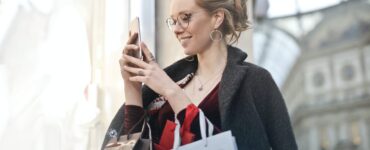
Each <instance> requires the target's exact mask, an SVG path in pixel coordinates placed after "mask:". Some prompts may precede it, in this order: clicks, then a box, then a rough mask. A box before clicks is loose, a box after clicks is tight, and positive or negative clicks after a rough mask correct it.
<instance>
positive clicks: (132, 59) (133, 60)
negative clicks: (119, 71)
mask: <svg viewBox="0 0 370 150" xmlns="http://www.w3.org/2000/svg"><path fill="white" fill-rule="evenodd" d="M123 58H124V59H125V60H126V61H128V62H131V63H133V64H135V65H137V66H138V67H140V68H144V69H146V68H149V64H147V63H145V62H144V61H142V60H140V59H137V58H135V57H132V56H129V55H126V54H123Z"/></svg>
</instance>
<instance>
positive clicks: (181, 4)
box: [170, 0, 200, 16]
mask: <svg viewBox="0 0 370 150" xmlns="http://www.w3.org/2000/svg"><path fill="white" fill-rule="evenodd" d="M195 1H196V0H171V4H170V16H177V15H179V14H180V13H183V12H189V11H193V10H197V9H199V8H200V7H199V6H198V5H197V4H196V2H195Z"/></svg>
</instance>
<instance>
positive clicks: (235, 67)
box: [218, 46, 247, 129]
mask: <svg viewBox="0 0 370 150" xmlns="http://www.w3.org/2000/svg"><path fill="white" fill-rule="evenodd" d="M246 58H247V54H246V53H244V52H243V51H241V50H240V49H238V48H236V47H232V46H228V53H227V63H226V67H225V70H224V72H223V74H222V78H221V83H220V90H219V93H218V96H219V100H218V101H219V109H220V115H221V124H222V128H223V129H228V128H229V126H228V124H229V123H230V122H229V121H227V117H226V116H228V114H229V112H230V110H231V109H230V104H231V102H232V100H233V97H234V96H235V93H236V91H237V90H238V88H239V87H240V84H241V83H242V80H243V79H244V77H245V74H246V72H247V69H246V68H247V66H245V65H242V64H243V62H244V60H245V59H246Z"/></svg>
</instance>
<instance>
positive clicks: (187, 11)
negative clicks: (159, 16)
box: [170, 10, 191, 18]
mask: <svg viewBox="0 0 370 150" xmlns="http://www.w3.org/2000/svg"><path fill="white" fill-rule="evenodd" d="M186 13H191V11H190V10H183V11H180V12H179V13H178V14H179V15H181V14H186ZM173 16H174V15H171V16H170V17H171V18H172V17H173Z"/></svg>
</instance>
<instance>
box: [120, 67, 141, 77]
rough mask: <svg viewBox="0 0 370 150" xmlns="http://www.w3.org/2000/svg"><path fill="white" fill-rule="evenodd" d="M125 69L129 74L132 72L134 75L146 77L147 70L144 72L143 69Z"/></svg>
mask: <svg viewBox="0 0 370 150" xmlns="http://www.w3.org/2000/svg"><path fill="white" fill-rule="evenodd" d="M123 69H124V70H126V71H127V72H130V73H132V74H136V75H138V76H145V70H143V69H141V68H134V67H129V66H124V67H123Z"/></svg>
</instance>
